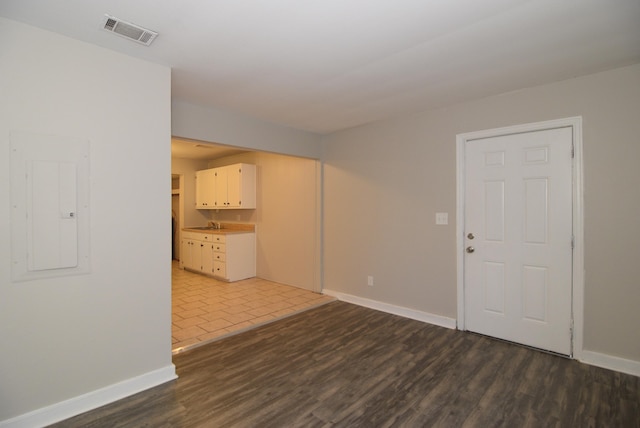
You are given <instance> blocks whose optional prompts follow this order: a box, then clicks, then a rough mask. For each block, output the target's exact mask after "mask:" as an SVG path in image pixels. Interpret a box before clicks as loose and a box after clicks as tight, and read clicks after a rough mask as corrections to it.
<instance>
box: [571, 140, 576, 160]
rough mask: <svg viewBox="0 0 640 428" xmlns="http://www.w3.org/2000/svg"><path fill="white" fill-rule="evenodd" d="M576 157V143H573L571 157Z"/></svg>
mask: <svg viewBox="0 0 640 428" xmlns="http://www.w3.org/2000/svg"><path fill="white" fill-rule="evenodd" d="M575 157H576V145H575V144H573V143H571V159H574V158H575Z"/></svg>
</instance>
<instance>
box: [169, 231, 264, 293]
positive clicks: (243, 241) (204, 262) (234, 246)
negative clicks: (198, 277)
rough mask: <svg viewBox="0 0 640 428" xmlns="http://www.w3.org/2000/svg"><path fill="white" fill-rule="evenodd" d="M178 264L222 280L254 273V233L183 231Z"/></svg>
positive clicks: (250, 275) (237, 278)
mask: <svg viewBox="0 0 640 428" xmlns="http://www.w3.org/2000/svg"><path fill="white" fill-rule="evenodd" d="M180 266H181V267H182V268H183V269H189V270H193V271H197V272H201V273H204V274H207V275H212V276H214V277H216V278H218V279H221V280H224V281H229V282H231V281H239V280H241V279H246V278H253V277H254V276H256V235H255V233H254V232H246V233H245V232H241V233H238V232H236V233H226V234H225V233H199V232H189V231H184V232H183V233H182V255H181V259H180Z"/></svg>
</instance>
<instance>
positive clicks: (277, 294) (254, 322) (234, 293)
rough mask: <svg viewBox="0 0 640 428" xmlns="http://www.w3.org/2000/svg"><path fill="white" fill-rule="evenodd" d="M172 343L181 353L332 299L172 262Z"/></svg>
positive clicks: (266, 282)
mask: <svg viewBox="0 0 640 428" xmlns="http://www.w3.org/2000/svg"><path fill="white" fill-rule="evenodd" d="M171 272H172V275H171V279H172V321H173V323H172V330H171V333H172V334H171V336H172V343H173V345H172V347H173V352H174V353H178V352H181V351H184V350H187V349H190V348H193V347H195V346H198V345H201V344H203V343H205V342H210V341H213V340H217V339H220V338H223V337H226V336H230V335H232V334H237V333H240V332H242V331H245V330H248V329H251V328H255V327H257V326H259V325H262V324H266V323H268V322H272V321H275V320H277V319H280V318H284V317H286V316H289V315H293V314H295V313H298V312H301V311H303V310H307V309H311V308H313V307H316V306H318V305H322V304H325V303H328V302H330V301H333V300H334V298H333V297H330V296H325V295H322V294H319V293H314V292H312V291H308V290H303V289H301V288H297V287H292V286H289V285H283V284H278V283H276V282H271V281H267V280H264V279H260V278H251V279H245V280H242V281H237V282H232V283H228V282H223V281H218V280H216V279H213V278H210V277H207V276H204V275H200V274H196V273H193V272H189V271H186V270H182V269H180V266H179V263H178V262H176V261H173V262H172V265H171Z"/></svg>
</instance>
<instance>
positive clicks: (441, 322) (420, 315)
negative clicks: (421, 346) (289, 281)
mask: <svg viewBox="0 0 640 428" xmlns="http://www.w3.org/2000/svg"><path fill="white" fill-rule="evenodd" d="M322 293H323V294H326V295H328V296H333V297H335V298H336V299H338V300H341V301H343V302H347V303H353V304H354V305H358V306H364V307H365V308H370V309H375V310H378V311H382V312H387V313H389V314H394V315H400V316H401V317H405V318H410V319H413V320H416V321H422V322H426V323H429V324H434V325H437V326H440V327H446V328H451V329H455V328H456V320H455V319H453V318H448V317H443V316H442V315H434V314H430V313H429V312H422V311H417V310H415V309H409V308H405V307H403V306H396V305H392V304H389V303H384V302H379V301H377V300H371V299H365V298H363V297H358V296H354V295H351V294H345V293H341V292H339V291H334V290H327V289H326V288H325V289H324V290H322Z"/></svg>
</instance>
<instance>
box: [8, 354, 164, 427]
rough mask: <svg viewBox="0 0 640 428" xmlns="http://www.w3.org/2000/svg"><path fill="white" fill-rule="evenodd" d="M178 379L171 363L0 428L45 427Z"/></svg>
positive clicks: (49, 407)
mask: <svg viewBox="0 0 640 428" xmlns="http://www.w3.org/2000/svg"><path fill="white" fill-rule="evenodd" d="M176 378H177V376H176V368H175V366H174V365H173V364H171V365H169V366H167V367H164V368H162V369H158V370H154V371H152V372H149V373H145V374H143V375H141V376H137V377H134V378H131V379H127V380H125V381H122V382H118V383H116V384H113V385H110V386H107V387H105V388H101V389H98V390H96V391H92V392H89V393H87V394H84V395H80V396H78V397H74V398H71V399H69V400H66V401H62V402H60V403H56V404H53V405H51V406H47V407H43V408H41V409H38V410H34V411H33V412H29V413H25V414H23V415H20V416H16V417H15V418H11V419H6V420H4V421H0V427H11V428H23V427H24V428H27V427H29V428H32V427H43V426H46V425H50V424H53V423H55V422H59V421H62V420H65V419H68V418H70V417H73V416H76V415H79V414H80V413H84V412H87V411H89V410H93V409H96V408H98V407H100V406H104V405H105V404H109V403H112V402H114V401H117V400H120V399H121V398H125V397H128V396H130V395H133V394H136V393H138V392H141V391H144V390H145V389H149V388H152V387H154V386H158V385H160V384H163V383H165V382H169V381H171V380H173V379H176Z"/></svg>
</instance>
